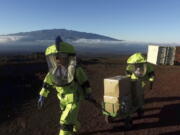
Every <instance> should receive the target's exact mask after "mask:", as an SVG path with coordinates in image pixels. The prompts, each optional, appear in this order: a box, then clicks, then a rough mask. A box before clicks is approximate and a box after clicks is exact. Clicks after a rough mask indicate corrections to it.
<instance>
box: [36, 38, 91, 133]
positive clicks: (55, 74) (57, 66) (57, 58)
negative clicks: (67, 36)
mask: <svg viewBox="0 0 180 135" xmlns="http://www.w3.org/2000/svg"><path fill="white" fill-rule="evenodd" d="M45 55H46V60H47V63H48V68H49V72H48V73H47V75H46V77H45V79H44V83H43V87H42V89H41V91H40V93H39V94H40V98H39V100H38V105H39V106H42V105H43V102H44V100H45V98H47V97H48V94H49V92H51V91H52V90H56V91H57V97H58V99H59V100H60V109H61V112H62V113H61V116H60V132H59V135H74V134H75V133H77V130H78V128H79V127H80V123H79V121H78V118H77V117H78V110H79V105H80V101H82V99H89V98H90V97H91V88H90V85H89V81H88V78H87V75H86V74H85V72H84V71H83V69H82V68H81V67H79V66H78V65H77V64H76V52H75V49H74V47H73V46H72V45H70V44H68V43H65V42H63V41H62V39H61V37H60V36H58V37H57V38H56V43H55V44H54V45H51V46H49V47H48V48H47V49H46V51H45Z"/></svg>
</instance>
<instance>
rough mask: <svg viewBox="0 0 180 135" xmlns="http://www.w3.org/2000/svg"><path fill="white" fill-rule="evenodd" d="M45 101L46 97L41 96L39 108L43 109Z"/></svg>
mask: <svg viewBox="0 0 180 135" xmlns="http://www.w3.org/2000/svg"><path fill="white" fill-rule="evenodd" d="M44 101H45V97H43V96H40V97H39V99H38V109H41V108H42V106H43V104H44Z"/></svg>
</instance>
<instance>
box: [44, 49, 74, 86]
mask: <svg viewBox="0 0 180 135" xmlns="http://www.w3.org/2000/svg"><path fill="white" fill-rule="evenodd" d="M46 60H47V63H48V68H49V72H50V74H51V76H52V81H53V83H55V84H56V85H58V86H63V85H66V84H68V83H70V82H72V81H73V79H74V73H75V67H76V56H69V55H68V54H63V53H57V54H51V55H48V56H47V57H46Z"/></svg>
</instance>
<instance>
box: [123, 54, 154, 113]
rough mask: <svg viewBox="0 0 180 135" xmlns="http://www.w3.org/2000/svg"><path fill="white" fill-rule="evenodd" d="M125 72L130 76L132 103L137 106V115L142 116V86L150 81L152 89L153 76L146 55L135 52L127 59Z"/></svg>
mask: <svg viewBox="0 0 180 135" xmlns="http://www.w3.org/2000/svg"><path fill="white" fill-rule="evenodd" d="M126 74H127V76H128V77H130V78H131V90H132V105H133V106H134V107H137V113H138V115H139V116H142V115H143V112H144V111H143V105H144V87H145V85H147V83H149V82H150V87H151V88H150V89H152V85H153V82H154V78H155V73H154V70H153V67H152V65H151V64H149V63H147V60H146V57H145V56H144V55H143V54H142V53H135V54H133V55H131V56H130V57H129V58H128V60H127V67H126ZM138 83H139V86H137V84H138ZM138 88H139V89H138Z"/></svg>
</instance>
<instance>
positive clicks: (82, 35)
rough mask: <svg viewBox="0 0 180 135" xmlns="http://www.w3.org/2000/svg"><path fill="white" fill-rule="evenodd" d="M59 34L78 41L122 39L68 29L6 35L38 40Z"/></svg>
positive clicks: (49, 38) (52, 38) (53, 37)
mask: <svg viewBox="0 0 180 135" xmlns="http://www.w3.org/2000/svg"><path fill="white" fill-rule="evenodd" d="M57 35H60V36H61V37H62V39H64V40H66V41H76V40H79V39H98V40H108V41H120V40H117V39H114V38H111V37H107V36H103V35H98V34H93V33H86V32H78V31H73V30H66V29H52V30H38V31H32V32H20V33H15V34H9V35H6V36H16V37H17V36H18V37H21V38H20V39H19V40H20V41H36V40H54V39H55V37H56V36H57Z"/></svg>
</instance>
